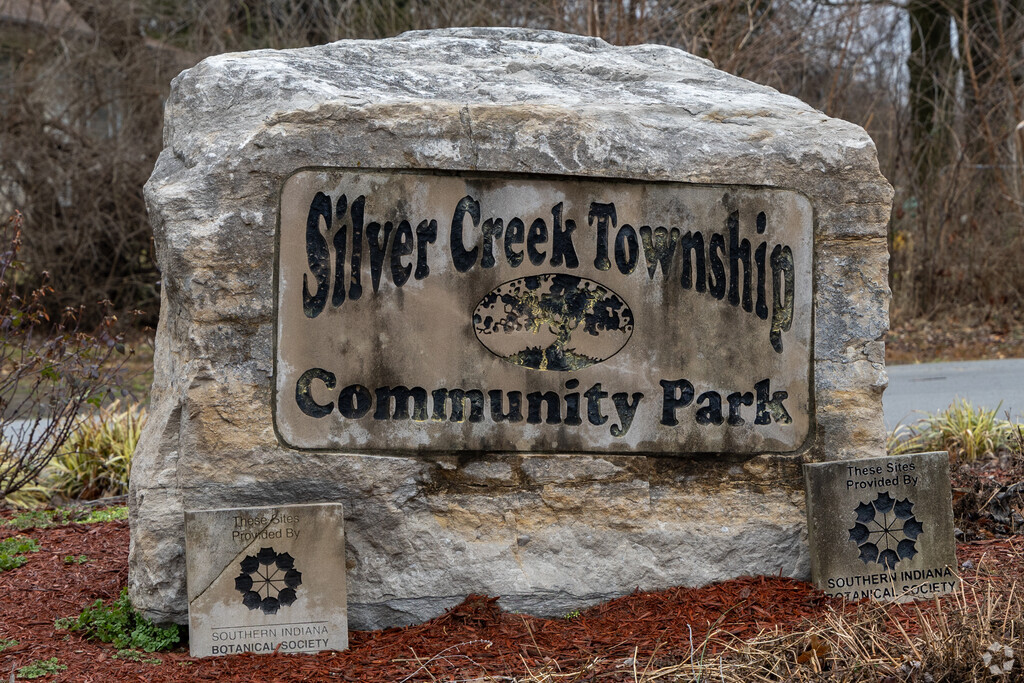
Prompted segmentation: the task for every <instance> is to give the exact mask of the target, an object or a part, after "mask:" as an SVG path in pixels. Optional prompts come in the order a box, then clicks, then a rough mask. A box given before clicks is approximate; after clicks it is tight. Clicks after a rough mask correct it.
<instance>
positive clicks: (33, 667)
mask: <svg viewBox="0 0 1024 683" xmlns="http://www.w3.org/2000/svg"><path fill="white" fill-rule="evenodd" d="M65 669H67V667H66V666H64V665H63V664H61V663H59V662H58V661H57V658H56V657H50V658H49V659H40V660H39V661H36V662H33V663H32V664H29V665H28V666H23V667H21V668H20V669H18V678H20V679H32V678H42V677H43V676H49V675H50V674H55V673H60V672H61V671H64V670H65Z"/></svg>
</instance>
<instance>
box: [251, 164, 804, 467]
mask: <svg viewBox="0 0 1024 683" xmlns="http://www.w3.org/2000/svg"><path fill="white" fill-rule="evenodd" d="M307 172H313V173H390V174H396V175H419V176H437V177H444V178H453V177H454V178H461V177H472V178H484V179H494V180H500V179H503V178H514V179H517V180H520V179H521V180H536V181H558V182H566V181H591V182H601V183H609V184H622V185H684V186H688V187H699V188H714V189H731V188H738V189H743V190H752V191H763V190H768V191H771V192H792V193H794V194H797V195H799V196H801V197H803V198H804V199H805V200H806V201H807V203H808V205H810V208H811V239H810V254H809V256H810V264H809V267H810V273H811V313H810V320H809V321H808V322H809V324H810V336H809V338H808V347H809V349H810V355H809V357H808V358H807V395H808V399H807V410H808V426H807V436H805V437H804V440H803V441H802V442H801V443H800V445H799V446H797V447H796V448H794V449H793V450H791V451H772V450H758V452H756V453H721V452H718V451H700V452H676V453H646V452H641V453H632V452H628V451H625V452H624V451H610V450H575V451H572V452H567V451H564V450H553V449H552V450H545V449H534V450H528V451H513V450H502V449H479V450H474V449H465V448H460V449H459V452H460V453H466V454H471V455H495V456H504V455H510V456H526V455H561V456H566V457H572V456H575V455H583V456H595V455H596V456H602V455H607V456H625V457H666V458H687V459H704V458H718V459H721V458H722V456H727V457H728V458H730V459H735V460H737V461H741V462H742V461H744V460H747V459H750V458H756V457H758V456H760V455H772V456H782V457H793V458H797V457H800V458H802V457H803V455H804V454H805V453H807V452H808V451H809V450H810V449H811V448H813V446H814V443H815V440H816V439H817V411H816V406H815V387H816V385H815V375H814V365H815V358H814V349H815V336H816V335H815V318H816V313H817V289H818V288H817V282H816V279H815V267H816V266H817V259H816V256H815V251H816V239H815V237H816V235H817V231H818V209H817V207H816V206H815V204H814V201H813V200H812V198H811V197H809V196H808V195H807V194H806V193H805V192H803V191H801V190H798V189H793V188H788V187H781V186H773V185H750V184H740V183H736V184H732V183H697V182H682V181H676V180H669V179H664V178H661V179H657V180H642V179H637V178H629V177H610V176H593V175H559V174H554V173H517V172H511V173H506V172H498V171H474V170H469V169H462V170H447V169H417V168H388V167H363V166H302V167H299V168H296V169H295V170H294V171H292V172H291V173H290V174H288V176H287V177H285V178H284V180H283V181H282V182H281V185H280V187H279V188H278V189H277V193H276V199H277V218H276V221H275V228H274V280H273V283H272V286H273V293H274V301H273V311H274V317H273V321H274V326H273V334H272V340H271V341H272V345H271V353H272V355H273V374H272V375H271V379H270V382H271V390H272V399H271V402H270V411H271V415H272V416H273V428H274V436H275V437H276V438H277V442H278V444H279V445H280V446H281V447H282V448H286V449H289V450H292V451H297V452H302V453H334V454H337V455H340V456H344V455H346V454H349V453H351V454H355V455H371V456H372V455H387V456H389V457H404V458H416V457H420V456H429V455H439V454H444V453H449V452H451V450H452V449H451V448H425V449H421V450H416V451H395V450H392V449H388V448H353V447H348V446H346V447H344V448H302V447H299V446H293V445H292V444H290V443H288V441H287V440H286V439H285V438H284V436H283V435H282V434H281V431H280V429H279V428H278V416H277V398H278V382H277V381H278V362H279V349H278V329H279V328H278V325H279V321H280V318H279V316H280V310H279V308H280V305H281V302H280V296H279V295H280V277H281V210H280V209H281V202H282V197H283V194H284V188H285V186H286V185H287V184H288V181H289V180H291V179H292V178H293V177H294V176H296V175H298V174H300V173H307ZM478 341H479V340H478ZM484 348H485V350H488V352H490V351H489V349H486V347H484ZM620 352H621V349H620V350H619V351H617V352H616V355H617V354H618V353H620Z"/></svg>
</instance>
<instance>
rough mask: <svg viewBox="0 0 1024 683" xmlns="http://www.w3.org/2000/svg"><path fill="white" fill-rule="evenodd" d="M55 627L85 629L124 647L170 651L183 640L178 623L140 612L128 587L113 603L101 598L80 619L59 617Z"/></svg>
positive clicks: (103, 639) (93, 634)
mask: <svg viewBox="0 0 1024 683" xmlns="http://www.w3.org/2000/svg"><path fill="white" fill-rule="evenodd" d="M54 626H55V628H57V629H61V630H68V631H81V632H82V633H83V634H84V635H85V636H86V637H87V638H93V639H96V640H99V641H102V642H104V643H113V644H114V646H115V647H117V648H119V649H122V650H145V651H146V652H156V651H158V650H169V649H171V648H172V647H174V645H176V644H177V643H178V641H179V640H180V639H181V634H180V633H179V630H178V627H177V626H175V625H173V624H172V625H171V626H157V625H156V624H154V623H152V622H150V621H148V620H147V619H145V618H144V617H143V616H142V615H140V614H139V613H138V612H137V611H136V610H135V608H134V607H132V604H131V602H130V601H129V600H128V589H127V588H125V589H124V590H122V591H121V595H120V596H119V597H118V598H117V599H116V600H114V601H113V602H112V603H110V605H104V604H103V601H102V600H97V601H96V602H95V603H93V604H92V606H91V607H86V608H85V609H84V610H82V613H81V614H80V615H79V616H78V617H77V618H74V619H72V618H66V619H58V620H57V621H56V623H55V624H54Z"/></svg>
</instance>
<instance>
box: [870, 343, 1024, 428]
mask: <svg viewBox="0 0 1024 683" xmlns="http://www.w3.org/2000/svg"><path fill="white" fill-rule="evenodd" d="M886 369H887V370H888V372H889V388H888V389H886V390H885V393H884V394H883V395H882V406H883V407H884V410H885V426H886V428H887V429H890V430H891V429H893V428H895V427H896V425H898V424H900V423H902V424H909V423H913V422H915V421H917V420H918V419H920V418H921V417H922V413H935V412H938V411H940V410H945V409H946V408H947V407H949V405H950V404H951V403H953V402H954V401H956V400H957V399H960V398H964V399H967V400H968V401H969V402H970V403H971V404H972V405H974V406H975V407H984V408H988V409H990V410H991V409H993V408H996V407H997V406H998V407H999V413H998V416H999V417H1000V418H1002V417H1004V415H1003V412H1004V411H1009V412H1010V414H1011V416H1013V417H1014V418H1015V419H1016V420H1018V421H1024V359H1008V360H974V361H963V362H958V363H921V364H919V365H890V366H888V367H887V368H886Z"/></svg>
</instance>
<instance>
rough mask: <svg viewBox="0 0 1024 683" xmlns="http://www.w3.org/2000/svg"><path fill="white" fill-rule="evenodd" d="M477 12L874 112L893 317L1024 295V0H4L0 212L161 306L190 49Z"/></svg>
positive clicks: (963, 310)
mask: <svg viewBox="0 0 1024 683" xmlns="http://www.w3.org/2000/svg"><path fill="white" fill-rule="evenodd" d="M466 25H480V26H528V27H535V28H549V29H556V30H560V31H567V32H572V33H580V34H588V35H596V36H600V37H602V38H604V39H605V40H607V41H609V42H611V43H614V44H636V43H661V44H666V45H672V46H677V47H680V48H683V49H685V50H687V51H689V52H692V53H694V54H697V55H700V56H702V57H707V58H708V59H710V60H711V61H712V62H713V63H714V64H715V65H716V66H718V67H719V68H721V69H724V70H726V71H728V72H730V73H733V74H736V75H738V76H742V77H744V78H748V79H751V80H753V81H757V82H759V83H764V84H767V85H770V86H773V87H775V88H777V89H779V90H780V91H782V92H785V93H788V94H791V95H794V96H796V97H799V98H800V99H802V100H804V101H806V102H808V103H809V104H811V105H812V106H814V107H816V108H818V109H820V110H822V111H824V112H825V113H827V114H829V115H830V116H837V117H841V118H844V119H847V120H850V121H853V122H855V123H858V124H860V125H862V126H864V127H865V128H866V129H867V130H868V132H869V133H870V134H871V135H872V137H873V138H874V140H875V142H876V144H877V147H878V152H879V157H880V164H881V168H882V172H883V173H884V174H885V175H886V177H887V178H888V179H889V181H890V182H891V183H892V184H893V186H894V187H895V188H896V198H895V202H894V208H893V213H892V217H891V221H890V225H889V247H890V252H891V255H892V262H891V266H892V268H891V275H890V278H891V283H890V284H891V285H892V289H893V297H894V298H893V308H892V315H893V320H894V323H899V322H902V321H906V320H913V319H930V320H937V319H943V318H950V319H952V318H955V319H957V320H959V321H960V322H963V321H971V320H973V321H977V322H979V323H982V322H983V323H985V324H987V325H992V324H993V321H994V322H995V324H996V325H999V324H1000V321H1003V322H1006V321H1012V320H1014V319H1016V320H1017V321H1018V323H1017V324H1019V321H1020V320H1021V317H1022V316H1024V313H1021V311H1020V310H1019V309H1020V306H1019V302H1020V301H1021V300H1022V299H1021V295H1022V289H1024V258H1021V256H1022V254H1024V187H1022V184H1024V160H1022V155H1024V123H1022V122H1024V113H1022V111H1021V109H1022V101H1024V0H905V1H902V2H895V1H893V2H889V1H885V0H881V1H877V2H868V1H859V0H505V1H504V2H500V3H499V2H485V1H483V0H0V213H4V214H9V213H13V212H14V211H15V210H18V211H20V212H22V213H23V214H24V246H23V253H22V258H23V259H24V260H25V261H26V263H27V266H28V267H27V269H26V270H25V271H24V277H25V278H27V279H29V280H39V279H40V278H41V277H42V273H43V272H44V271H45V272H47V273H49V278H50V284H51V285H52V286H53V288H54V291H55V292H56V295H55V296H53V297H50V301H51V303H50V305H51V306H54V307H64V306H77V305H79V304H95V303H96V302H97V301H100V300H104V299H107V300H109V301H111V302H112V303H113V306H114V309H115V310H120V311H128V310H131V309H140V310H141V311H142V312H143V315H142V316H141V317H140V318H139V320H140V321H141V322H142V323H144V324H151V325H152V324H155V321H156V319H157V315H158V312H159V311H158V308H159V273H158V272H157V269H156V264H155V263H154V258H153V252H152V239H151V233H150V229H149V225H148V222H147V218H146V211H145V204H144V202H143V199H142V185H143V184H144V183H145V181H146V179H147V178H148V177H149V174H150V172H151V170H152V168H153V164H154V162H155V159H156V156H157V154H158V153H159V151H160V148H161V131H162V120H161V115H162V106H163V102H164V99H165V98H166V96H167V93H168V89H169V85H170V81H171V79H172V78H173V77H174V76H175V75H176V74H177V73H178V72H179V71H181V70H182V69H184V68H188V67H190V66H192V65H194V64H196V63H197V62H198V61H200V60H201V59H202V58H204V57H206V56H208V55H212V54H216V53H220V52H225V51H235V50H248V49H254V48H265V47H269V48H287V47H299V46H305V45H314V44H319V43H324V42H328V41H333V40H339V39H343V38H383V37H387V36H393V35H396V34H398V33H401V32H402V31H406V30H410V29H427V28H436V27H445V26H466Z"/></svg>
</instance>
